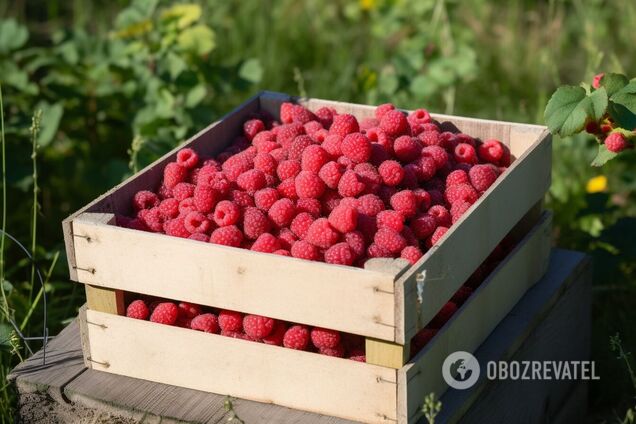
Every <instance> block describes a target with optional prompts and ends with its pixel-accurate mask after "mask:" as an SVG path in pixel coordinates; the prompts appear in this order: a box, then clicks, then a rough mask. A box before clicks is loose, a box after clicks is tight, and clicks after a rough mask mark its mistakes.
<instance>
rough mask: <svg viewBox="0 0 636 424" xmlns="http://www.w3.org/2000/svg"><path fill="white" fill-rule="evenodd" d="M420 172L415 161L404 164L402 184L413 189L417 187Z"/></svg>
mask: <svg viewBox="0 0 636 424" xmlns="http://www.w3.org/2000/svg"><path fill="white" fill-rule="evenodd" d="M419 174H420V167H419V166H418V165H416V164H415V163H409V164H408V165H405V166H404V179H403V180H402V184H401V185H402V186H403V187H406V188H409V189H415V188H417V187H419V183H418V180H417V179H418V176H419Z"/></svg>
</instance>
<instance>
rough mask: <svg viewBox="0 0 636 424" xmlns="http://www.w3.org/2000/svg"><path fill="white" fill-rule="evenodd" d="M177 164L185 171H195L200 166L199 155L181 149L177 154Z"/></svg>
mask: <svg viewBox="0 0 636 424" xmlns="http://www.w3.org/2000/svg"><path fill="white" fill-rule="evenodd" d="M177 163H178V164H179V165H181V166H183V167H184V168H185V169H193V168H196V166H197V165H198V164H199V155H197V152H195V151H194V150H192V149H190V148H185V149H181V150H179V151H178V152H177Z"/></svg>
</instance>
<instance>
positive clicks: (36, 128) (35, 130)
mask: <svg viewBox="0 0 636 424" xmlns="http://www.w3.org/2000/svg"><path fill="white" fill-rule="evenodd" d="M41 120H42V111H41V110H36V111H35V113H34V114H33V118H32V121H31V129H30V132H31V146H32V147H31V148H32V152H31V161H32V162H33V211H32V216H31V257H32V258H33V260H32V261H31V285H30V286H29V303H31V298H32V297H33V285H34V284H35V250H36V241H37V229H38V210H39V204H38V192H39V191H40V188H39V187H38V161H37V158H38V134H39V132H40V122H41Z"/></svg>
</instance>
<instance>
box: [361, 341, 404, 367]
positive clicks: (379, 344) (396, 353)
mask: <svg viewBox="0 0 636 424" xmlns="http://www.w3.org/2000/svg"><path fill="white" fill-rule="evenodd" d="M409 349H410V348H409V345H408V344H406V345H401V344H397V343H393V342H387V341H386V340H378V339H372V338H369V337H367V338H366V340H365V354H366V359H367V364H373V365H380V366H382V367H389V368H394V369H396V370H399V369H400V368H402V367H403V366H404V364H406V363H407V362H408V360H409Z"/></svg>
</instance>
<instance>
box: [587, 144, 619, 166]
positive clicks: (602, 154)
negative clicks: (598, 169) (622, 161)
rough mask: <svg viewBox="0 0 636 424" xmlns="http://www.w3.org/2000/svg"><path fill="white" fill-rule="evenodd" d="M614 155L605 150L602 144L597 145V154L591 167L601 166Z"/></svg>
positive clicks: (614, 155)
mask: <svg viewBox="0 0 636 424" xmlns="http://www.w3.org/2000/svg"><path fill="white" fill-rule="evenodd" d="M616 155H617V154H616V153H614V152H610V151H609V150H607V147H605V145H604V144H599V146H598V153H597V154H596V157H595V158H594V160H593V161H592V166H603V165H605V163H606V162H607V161H609V160H612V159H614V158H615V157H616Z"/></svg>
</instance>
